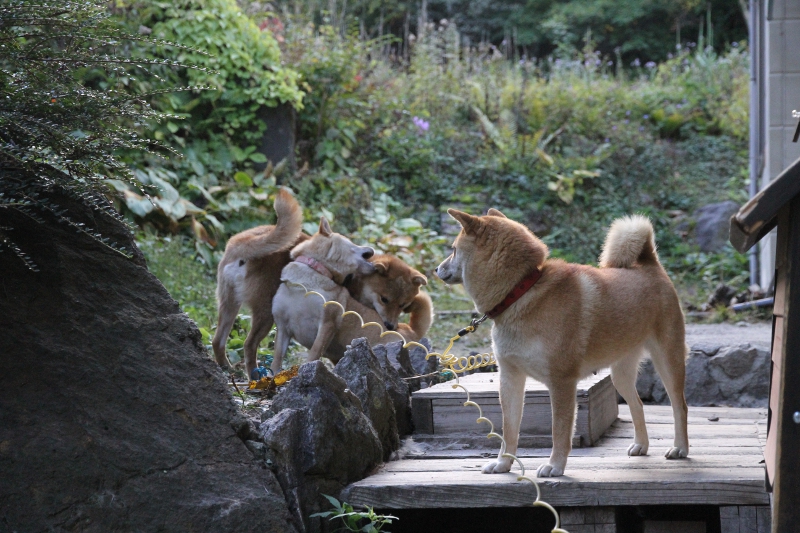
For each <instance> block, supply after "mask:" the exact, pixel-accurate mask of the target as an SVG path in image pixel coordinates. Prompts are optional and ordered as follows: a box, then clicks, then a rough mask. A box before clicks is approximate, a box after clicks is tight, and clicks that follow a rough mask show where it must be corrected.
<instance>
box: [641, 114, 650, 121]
mask: <svg viewBox="0 0 800 533" xmlns="http://www.w3.org/2000/svg"><path fill="white" fill-rule="evenodd" d="M642 118H643V119H645V120H647V119H648V118H650V115H644V116H643V117H642Z"/></svg>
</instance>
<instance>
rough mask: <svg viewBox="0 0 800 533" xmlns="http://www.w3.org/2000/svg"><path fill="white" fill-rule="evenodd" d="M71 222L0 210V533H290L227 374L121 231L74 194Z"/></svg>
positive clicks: (69, 204) (61, 200) (68, 203)
mask: <svg viewBox="0 0 800 533" xmlns="http://www.w3.org/2000/svg"><path fill="white" fill-rule="evenodd" d="M51 196H52V198H53V200H54V201H55V202H56V203H57V204H58V205H60V206H62V207H64V208H70V209H71V214H70V216H71V217H72V218H73V220H74V221H75V222H80V223H85V224H87V225H90V226H92V227H95V228H97V229H98V230H99V231H100V232H101V233H102V234H103V235H104V236H105V237H108V238H109V239H111V240H112V241H114V242H116V243H118V244H119V245H121V246H125V248H126V249H127V250H128V251H129V252H131V253H132V255H133V257H132V258H131V259H129V258H126V257H124V256H123V255H121V254H118V253H116V252H114V251H111V250H109V249H108V248H107V247H105V246H103V245H102V244H100V243H98V242H96V241H94V240H92V239H90V238H88V237H86V236H83V235H81V234H76V232H75V230H74V229H73V228H72V227H70V226H67V225H65V224H60V223H56V222H54V221H53V220H51V219H46V220H44V223H37V222H36V221H34V220H32V219H30V218H28V217H26V216H24V215H21V214H19V213H16V212H15V211H13V210H8V209H6V210H3V209H0V226H3V227H8V228H14V229H13V231H12V232H11V233H12V234H13V237H14V239H18V240H17V242H18V243H19V244H20V245H22V246H23V248H24V250H25V251H26V252H27V253H29V254H30V255H31V256H32V257H33V258H34V260H35V261H36V262H37V264H38V266H39V268H40V270H41V271H40V272H38V273H34V272H30V271H28V270H27V269H26V268H25V267H24V266H23V265H22V263H21V262H20V261H18V260H17V259H16V257H15V256H14V254H13V253H10V252H5V253H0V272H2V274H0V277H2V279H3V290H2V291H0V331H2V332H3V334H2V335H0V406H2V407H0V465H1V466H0V471H1V472H2V474H0V524H2V525H0V530H2V531H97V532H105V531H210V532H216V531H274V532H291V531H296V529H295V527H294V525H293V524H292V518H291V515H290V514H289V511H288V509H287V505H286V501H285V499H284V495H283V493H282V491H281V488H280V485H278V482H277V480H276V478H275V476H274V474H273V473H272V472H271V471H269V470H268V469H265V468H264V462H263V461H259V460H256V459H255V458H254V453H257V452H258V447H257V446H253V447H252V449H253V452H252V453H251V451H249V450H248V449H247V447H246V444H245V442H243V441H244V440H250V439H249V436H250V433H251V431H252V428H251V426H250V425H249V424H248V423H247V422H246V421H245V420H243V418H242V417H241V415H240V412H239V409H238V408H237V407H236V406H235V404H234V403H233V401H232V397H231V394H230V392H229V390H228V385H227V383H226V379H225V378H224V375H223V374H222V372H221V371H220V369H219V368H218V367H217V365H216V364H215V363H214V362H213V361H211V360H210V358H209V357H208V354H207V353H206V350H205V348H204V347H203V346H202V344H201V342H200V333H199V331H198V329H197V326H196V325H195V324H194V323H193V322H192V321H191V320H189V318H188V317H187V316H186V315H185V314H183V313H181V310H180V309H179V307H178V304H177V302H175V301H174V300H173V299H172V298H171V297H170V296H169V294H167V291H166V290H165V289H164V287H163V286H162V285H161V283H160V282H159V281H158V280H157V279H156V278H155V277H154V276H153V275H152V274H150V273H149V272H148V271H147V267H146V264H145V260H144V257H143V256H142V254H141V252H140V251H139V250H138V249H137V248H136V244H135V242H134V240H133V237H132V236H131V235H130V233H129V232H128V230H127V229H126V227H125V226H124V225H122V224H120V223H119V222H117V221H115V220H113V219H110V218H107V217H106V216H105V215H102V214H100V213H98V212H96V211H92V210H90V209H88V208H84V207H83V206H82V205H81V204H79V203H77V202H76V201H74V200H72V199H71V198H68V197H62V196H57V195H56V194H55V193H54V194H52V195H51Z"/></svg>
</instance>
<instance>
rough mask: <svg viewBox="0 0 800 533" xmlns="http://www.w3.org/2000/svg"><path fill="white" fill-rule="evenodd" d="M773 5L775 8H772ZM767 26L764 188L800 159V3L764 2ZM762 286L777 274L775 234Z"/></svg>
mask: <svg viewBox="0 0 800 533" xmlns="http://www.w3.org/2000/svg"><path fill="white" fill-rule="evenodd" d="M770 3H771V6H768V4H770ZM761 5H762V7H763V8H764V9H767V8H768V7H769V8H770V9H769V12H767V13H766V17H765V18H766V19H767V20H766V24H765V26H766V27H765V44H766V47H765V48H766V50H765V61H766V65H765V67H766V68H765V75H766V76H765V77H766V80H765V81H766V94H767V101H766V129H767V131H766V149H765V161H764V172H763V174H762V175H761V184H760V187H761V188H763V187H764V186H766V185H767V184H768V183H769V182H770V181H772V180H773V179H775V178H776V177H777V176H778V174H780V173H781V171H782V170H783V169H785V168H786V167H788V166H789V165H790V164H791V163H793V162H794V161H795V160H796V159H797V158H798V157H800V143H793V142H792V136H793V135H794V130H795V128H796V127H797V120H798V119H797V118H794V117H793V116H792V111H793V110H797V111H800V1H798V0H771V2H763V3H762V4H761ZM760 264H761V268H760V272H761V275H760V278H761V280H760V285H761V286H762V287H767V286H768V285H769V284H770V282H771V281H772V278H773V276H774V271H775V235H774V232H773V233H772V234H771V235H770V236H769V237H767V238H765V239H763V240H762V241H761V248H760Z"/></svg>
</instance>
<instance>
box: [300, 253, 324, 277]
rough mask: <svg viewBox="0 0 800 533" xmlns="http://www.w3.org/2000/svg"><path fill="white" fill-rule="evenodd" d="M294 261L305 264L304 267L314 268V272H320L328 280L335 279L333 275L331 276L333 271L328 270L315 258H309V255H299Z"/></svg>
mask: <svg viewBox="0 0 800 533" xmlns="http://www.w3.org/2000/svg"><path fill="white" fill-rule="evenodd" d="M294 260H295V261H297V262H298V263H303V264H304V265H307V266H309V267H311V268H313V269H314V270H316V271H317V272H319V273H320V274H322V275H323V276H325V277H327V278H330V279H333V274H331V271H330V270H328V268H327V267H326V266H325V265H323V264H322V263H320V262H319V261H317V260H316V259H314V258H313V257H308V256H307V255H298V256H297V257H295V258H294Z"/></svg>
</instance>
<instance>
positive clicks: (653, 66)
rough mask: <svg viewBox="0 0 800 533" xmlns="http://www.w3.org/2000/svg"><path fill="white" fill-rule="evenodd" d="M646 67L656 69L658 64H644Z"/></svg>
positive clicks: (650, 62)
mask: <svg viewBox="0 0 800 533" xmlns="http://www.w3.org/2000/svg"><path fill="white" fill-rule="evenodd" d="M644 66H645V67H647V68H656V63H655V61H648V62H647V63H645V64H644Z"/></svg>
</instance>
